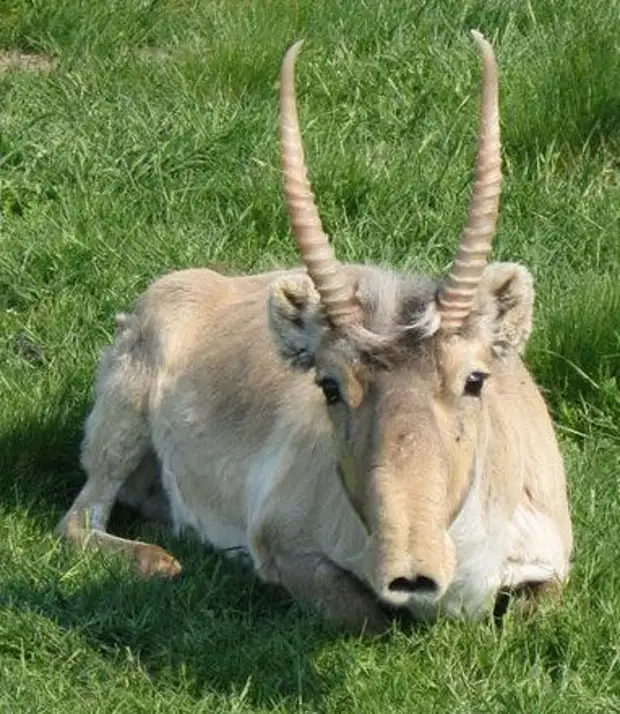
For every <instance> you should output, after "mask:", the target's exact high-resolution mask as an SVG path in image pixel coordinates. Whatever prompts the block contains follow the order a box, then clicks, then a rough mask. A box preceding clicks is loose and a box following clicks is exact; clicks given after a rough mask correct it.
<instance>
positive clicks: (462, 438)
mask: <svg viewBox="0 0 620 714" xmlns="http://www.w3.org/2000/svg"><path fill="white" fill-rule="evenodd" d="M474 37H475V39H476V41H477V43H478V44H479V46H480V48H481V50H482V55H483V67H484V79H483V99H482V109H481V119H480V131H479V144H478V156H477V162H476V176H475V184H474V191H473V195H472V199H471V203H470V208H469V217H468V221H467V225H466V227H465V230H464V233H463V236H462V238H461V242H460V245H459V250H458V252H457V255H456V257H455V259H454V262H453V265H452V269H451V271H450V273H449V274H448V276H447V277H446V278H445V280H443V281H442V282H441V284H436V283H434V282H433V281H429V280H427V279H423V278H413V277H408V276H403V275H397V274H394V273H388V272H387V271H383V270H379V269H376V268H374V269H373V268H359V269H358V270H357V272H356V271H355V270H352V269H351V268H348V267H345V266H342V265H341V264H340V263H339V262H338V261H337V260H336V258H335V257H334V254H333V251H332V248H331V246H330V244H329V242H328V240H327V237H326V236H325V234H324V233H323V230H322V227H321V222H320V218H319V215H318V211H317V209H316V206H315V203H314V198H313V195H312V191H311V188H310V184H309V182H308V180H307V178H306V168H305V164H304V158H303V148H302V144H301V137H300V132H299V126H298V121H297V113H296V106H295V97H294V87H293V70H294V63H295V60H296V56H297V53H298V51H299V47H300V44H301V43H297V44H296V45H294V46H293V47H291V48H290V49H289V50H288V52H287V54H286V56H285V59H284V62H283V66H282V73H281V89H280V92H281V139H282V155H283V165H284V178H285V194H286V199H287V205H288V209H289V214H290V217H291V222H292V226H293V231H294V234H295V237H296V239H297V241H298V244H299V247H300V250H301V254H302V257H303V259H304V262H305V264H306V268H307V271H308V275H307V276H306V275H299V276H294V277H290V276H287V277H285V278H282V279H280V280H278V281H276V282H275V283H274V284H273V285H272V288H271V296H270V305H269V317H270V324H271V328H272V333H273V336H274V340H275V343H276V346H277V348H278V350H279V352H280V354H281V355H282V357H283V358H284V359H286V360H288V361H289V362H290V363H291V364H293V365H294V366H296V367H297V368H299V369H306V370H307V369H313V370H314V374H315V381H316V384H317V389H321V390H322V391H323V393H324V399H325V405H326V409H327V412H328V414H329V418H330V419H331V422H332V424H333V433H334V439H335V443H336V444H337V451H338V461H339V469H340V473H341V478H342V480H343V483H344V486H345V488H346V490H347V492H348V494H349V497H350V499H351V502H352V504H353V506H354V507H355V509H356V510H357V512H358V514H359V515H360V517H361V518H362V520H363V521H364V523H365V524H366V527H367V529H368V531H369V532H370V534H371V536H372V539H371V540H372V543H373V549H372V550H373V555H372V560H373V562H372V564H371V566H370V571H371V572H370V576H369V579H370V580H371V583H372V586H373V588H374V589H375V591H376V593H377V595H379V596H380V597H381V598H383V599H384V600H386V601H389V602H391V603H393V604H396V605H405V604H407V603H408V602H409V601H411V600H412V599H414V600H416V599H417V600H419V599H420V598H422V599H426V600H428V599H431V600H436V599H438V598H440V597H441V596H442V595H443V594H444V593H445V591H446V589H447V588H448V586H449V584H450V582H451V580H452V578H453V576H454V571H455V566H456V559H457V554H456V552H455V546H454V544H453V543H452V541H451V539H450V537H449V534H448V531H449V527H450V524H451V523H452V521H453V519H454V518H455V516H456V514H457V513H458V511H459V507H460V505H461V503H462V502H463V499H464V496H465V494H466V492H467V489H468V486H469V485H470V483H471V479H472V477H473V475H474V474H475V469H476V458H477V454H478V453H479V452H480V448H481V446H482V445H483V443H484V441H485V439H486V438H487V436H488V415H487V409H486V406H485V393H486V391H487V390H488V389H492V388H493V386H492V383H493V373H494V370H495V369H496V368H497V364H498V360H506V359H510V356H511V354H518V353H519V352H521V351H522V349H523V347H524V344H525V342H526V340H527V337H528V336H529V332H530V329H531V313H532V302H533V288H532V281H531V277H530V275H529V273H528V272H527V271H526V270H525V269H524V268H521V267H520V266H517V265H514V264H491V265H488V266H487V256H488V253H489V252H490V248H491V241H492V238H493V235H494V233H495V229H496V220H497V213H498V204H499V193H500V184H501V170H500V140H499V110H498V79H497V67H496V64H495V58H494V55H493V51H492V49H491V46H490V45H489V44H488V43H487V42H486V41H485V40H484V39H483V38H482V37H481V36H480V35H479V34H478V33H474ZM355 276H357V277H355Z"/></svg>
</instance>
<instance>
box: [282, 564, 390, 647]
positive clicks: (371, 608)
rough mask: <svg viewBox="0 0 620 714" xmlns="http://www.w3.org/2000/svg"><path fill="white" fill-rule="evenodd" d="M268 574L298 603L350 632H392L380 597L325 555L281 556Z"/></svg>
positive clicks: (369, 633) (370, 633)
mask: <svg viewBox="0 0 620 714" xmlns="http://www.w3.org/2000/svg"><path fill="white" fill-rule="evenodd" d="M269 572H270V577H269V580H272V579H277V582H278V583H279V584H280V585H282V586H283V587H285V588H286V590H288V592H289V593H290V594H291V595H292V596H293V597H294V598H295V599H296V600H297V601H299V602H301V603H305V604H308V605H311V606H313V607H316V608H317V609H318V610H319V611H320V612H322V613H323V615H324V616H325V617H326V619H327V620H329V621H332V622H334V623H335V624H337V625H339V626H340V627H343V628H344V629H345V630H346V631H348V632H352V633H355V634H359V633H364V634H368V635H372V634H381V633H384V632H386V631H387V630H388V629H389V625H390V620H389V618H388V616H387V615H386V614H385V613H384V612H383V611H382V609H381V607H380V605H379V601H378V600H377V598H376V597H375V596H374V595H373V594H372V593H370V592H369V591H368V590H367V589H366V587H365V586H364V585H363V584H362V583H361V582H360V581H359V580H358V579H357V578H356V577H355V576H353V575H352V574H351V573H349V572H347V571H346V570H343V569H342V568H340V567H339V566H337V565H336V564H335V563H334V562H332V561H331V560H329V559H328V558H327V557H326V556H324V555H320V554H310V553H304V554H291V553H278V554H277V555H275V557H274V558H273V559H272V562H271V567H270V568H269ZM274 575H275V578H274V577H273V576H274Z"/></svg>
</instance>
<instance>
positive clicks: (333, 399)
mask: <svg viewBox="0 0 620 714" xmlns="http://www.w3.org/2000/svg"><path fill="white" fill-rule="evenodd" d="M318 385H319V387H320V388H321V389H322V390H323V394H324V395H325V401H326V402H327V403H328V404H337V403H338V402H339V401H341V399H342V396H341V394H340V387H339V386H338V382H336V380H335V379H332V378H331V377H325V379H321V380H320V381H319V382H318Z"/></svg>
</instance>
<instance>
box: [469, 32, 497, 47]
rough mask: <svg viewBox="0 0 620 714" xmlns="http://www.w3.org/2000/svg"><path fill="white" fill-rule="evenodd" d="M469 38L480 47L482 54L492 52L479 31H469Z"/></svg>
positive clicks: (489, 44)
mask: <svg viewBox="0 0 620 714" xmlns="http://www.w3.org/2000/svg"><path fill="white" fill-rule="evenodd" d="M469 32H470V34H471V36H472V37H473V38H474V41H475V43H476V44H477V45H478V47H480V49H481V50H482V51H483V52H492V51H493V48H492V46H491V43H490V42H489V41H488V40H487V39H486V38H485V36H484V35H483V34H482V32H480V31H479V30H470V31H469Z"/></svg>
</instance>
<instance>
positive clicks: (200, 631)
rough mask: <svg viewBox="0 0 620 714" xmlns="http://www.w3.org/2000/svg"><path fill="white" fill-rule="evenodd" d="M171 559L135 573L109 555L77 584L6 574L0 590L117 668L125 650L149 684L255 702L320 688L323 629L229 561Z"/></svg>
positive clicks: (326, 683)
mask: <svg viewBox="0 0 620 714" xmlns="http://www.w3.org/2000/svg"><path fill="white" fill-rule="evenodd" d="M177 551H178V549H177ZM181 559H182V560H183V562H184V565H185V568H186V569H185V572H184V575H183V576H182V577H181V578H180V579H179V580H177V581H175V582H163V581H140V580H138V579H137V578H135V577H132V575H131V574H126V573H124V572H122V569H117V568H115V567H114V563H112V564H109V565H108V567H106V568H105V570H106V575H105V577H104V578H101V571H100V569H99V568H97V569H96V573H93V576H94V577H93V579H92V580H90V579H88V577H86V578H85V579H84V581H83V582H82V583H81V584H80V586H79V588H75V587H73V588H72V587H71V586H67V585H66V584H65V583H62V582H61V581H60V579H56V578H50V580H49V581H48V582H46V583H45V584H41V585H39V586H38V587H33V586H32V583H29V582H28V583H27V582H25V581H21V582H20V581H19V580H16V581H14V582H12V583H9V585H8V587H5V588H4V591H5V592H4V595H3V597H4V598H8V600H9V601H10V603H11V606H12V607H13V608H15V609H18V610H21V611H22V612H32V613H36V614H37V615H38V616H39V617H41V616H43V617H45V618H47V619H49V620H51V621H53V622H54V623H56V624H57V626H58V627H59V628H60V629H62V630H65V631H70V632H71V633H74V634H77V636H78V637H79V639H80V641H81V645H82V646H84V645H86V646H87V648H88V649H94V650H95V651H96V652H98V653H99V654H101V655H103V656H104V657H105V658H106V659H109V660H110V661H112V662H113V663H115V664H118V665H119V668H120V667H122V666H123V665H124V664H125V663H126V662H127V654H128V652H130V653H131V659H132V660H133V661H139V662H140V665H141V667H142V668H144V669H145V670H146V671H147V672H148V674H149V676H150V677H151V678H152V679H153V683H154V685H155V686H156V687H158V686H160V685H161V686H170V684H172V685H173V686H174V687H175V688H176V687H181V688H183V689H185V690H186V691H188V692H189V693H190V694H191V696H193V697H197V698H198V697H202V696H204V695H205V694H207V693H209V692H210V693H213V694H216V695H219V696H223V697H227V696H231V695H234V694H235V693H236V694H237V695H238V694H240V693H241V692H242V691H245V692H246V695H245V696H246V700H249V701H251V702H252V703H253V704H254V705H255V706H270V705H273V704H274V703H275V702H276V701H282V700H287V699H290V700H291V702H292V701H298V699H299V697H300V696H301V695H302V694H303V698H304V701H306V702H308V703H311V702H313V701H317V700H319V699H320V698H321V697H322V696H324V694H325V693H326V692H327V690H328V689H329V688H330V684H331V683H332V682H331V679H332V677H333V676H338V675H337V673H335V672H334V673H331V672H330V673H329V675H328V676H327V677H326V676H325V675H324V674H323V675H319V674H318V673H317V671H316V669H315V667H314V663H313V660H314V655H315V654H316V652H317V650H319V649H320V648H321V647H322V646H323V645H324V644H325V643H326V642H327V641H329V640H330V639H332V638H333V636H334V635H333V633H330V632H329V631H328V630H326V629H325V628H324V627H322V625H321V623H320V622H318V621H317V620H316V618H315V617H313V616H311V615H310V614H308V613H305V612H303V611H300V610H299V609H297V608H296V607H295V606H292V607H291V603H290V601H289V600H288V598H287V597H286V595H285V594H284V593H283V591H281V590H280V589H277V588H270V587H267V586H265V585H262V584H259V583H257V582H256V581H254V580H253V579H252V578H251V577H250V576H249V575H248V574H247V573H246V572H243V571H242V569H240V568H238V567H235V566H234V565H233V564H229V563H224V562H222V560H221V559H219V558H217V557H215V556H213V555H212V554H211V555H206V556H205V554H204V553H203V554H198V553H193V554H192V553H190V552H188V553H186V554H185V557H183V556H181ZM115 571H116V572H115ZM97 575H99V577H96V576H97ZM73 644H74V642H73Z"/></svg>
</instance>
